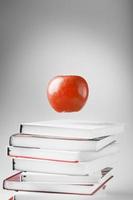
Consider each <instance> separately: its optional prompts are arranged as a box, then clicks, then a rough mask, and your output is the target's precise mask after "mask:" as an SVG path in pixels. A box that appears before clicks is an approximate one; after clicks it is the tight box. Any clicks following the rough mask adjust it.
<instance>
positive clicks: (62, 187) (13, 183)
mask: <svg viewBox="0 0 133 200" xmlns="http://www.w3.org/2000/svg"><path fill="white" fill-rule="evenodd" d="M112 178H113V174H112V171H109V172H107V173H106V174H104V176H102V178H101V181H100V183H96V184H92V185H75V184H73V185H72V184H57V183H49V182H23V181H22V180H21V173H18V174H15V175H13V176H11V177H8V178H7V179H5V180H4V182H3V188H4V189H8V190H15V191H31V192H34V191H35V192H57V193H68V194H85V195H92V194H94V193H95V192H96V191H97V190H98V189H99V187H102V186H103V185H105V184H106V183H107V182H108V181H109V180H110V179H112Z"/></svg>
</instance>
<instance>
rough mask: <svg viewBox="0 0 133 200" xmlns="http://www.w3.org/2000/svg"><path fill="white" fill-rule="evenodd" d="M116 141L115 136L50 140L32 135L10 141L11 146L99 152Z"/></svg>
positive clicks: (13, 138)
mask: <svg viewBox="0 0 133 200" xmlns="http://www.w3.org/2000/svg"><path fill="white" fill-rule="evenodd" d="M114 141H116V137H115V135H111V136H104V137H98V138H95V139H90V140H88V139H65V138H64V139H63V138H49V137H45V136H39V135H32V134H14V135H12V136H11V137H10V139H9V145H10V146H18V147H33V148H45V149H50V150H65V151H98V150H100V149H101V148H103V147H105V146H106V145H108V144H110V143H112V142H114Z"/></svg>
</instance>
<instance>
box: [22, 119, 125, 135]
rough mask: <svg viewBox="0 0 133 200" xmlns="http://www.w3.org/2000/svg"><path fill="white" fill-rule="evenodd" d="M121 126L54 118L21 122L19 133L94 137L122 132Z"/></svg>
mask: <svg viewBox="0 0 133 200" xmlns="http://www.w3.org/2000/svg"><path fill="white" fill-rule="evenodd" d="M123 128H124V127H123V125H122V124H115V123H97V122H87V121H71V120H55V121H44V122H33V123H23V124H21V126H20V133H26V134H35V135H44V136H48V137H59V138H74V139H76V138H78V139H94V138H97V137H101V136H107V135H116V134H118V133H120V132H122V131H123Z"/></svg>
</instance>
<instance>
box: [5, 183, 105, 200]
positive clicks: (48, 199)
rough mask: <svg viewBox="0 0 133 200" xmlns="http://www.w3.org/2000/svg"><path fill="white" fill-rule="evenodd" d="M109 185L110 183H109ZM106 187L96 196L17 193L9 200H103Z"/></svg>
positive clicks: (101, 188) (100, 189) (99, 190)
mask: <svg viewBox="0 0 133 200" xmlns="http://www.w3.org/2000/svg"><path fill="white" fill-rule="evenodd" d="M107 183H108V182H107ZM105 187H106V185H103V186H102V187H100V188H99V189H98V190H97V191H96V192H95V193H94V195H82V194H81V195H80V194H66V193H54V192H20V191H18V192H16V193H15V194H14V196H13V197H11V198H10V199H9V200H27V199H29V200H96V199H97V200H103V195H102V194H103V192H104V190H105Z"/></svg>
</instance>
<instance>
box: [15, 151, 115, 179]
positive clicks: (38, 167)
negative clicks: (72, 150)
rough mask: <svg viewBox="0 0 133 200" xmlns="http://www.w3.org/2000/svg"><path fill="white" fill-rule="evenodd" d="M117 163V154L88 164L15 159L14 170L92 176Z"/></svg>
mask: <svg viewBox="0 0 133 200" xmlns="http://www.w3.org/2000/svg"><path fill="white" fill-rule="evenodd" d="M116 162H117V154H111V155H109V156H104V157H101V158H98V159H96V160H92V161H87V162H76V163H70V162H56V161H49V160H37V159H28V158H25V159H24V158H14V159H13V169H15V170H19V171H29V172H43V173H53V174H68V175H87V174H88V175H91V174H92V173H94V172H96V171H98V170H101V169H104V168H106V167H112V168H113V166H114V164H115V163H116Z"/></svg>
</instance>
